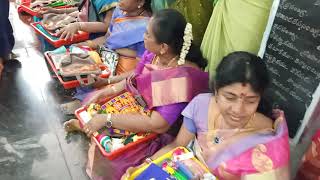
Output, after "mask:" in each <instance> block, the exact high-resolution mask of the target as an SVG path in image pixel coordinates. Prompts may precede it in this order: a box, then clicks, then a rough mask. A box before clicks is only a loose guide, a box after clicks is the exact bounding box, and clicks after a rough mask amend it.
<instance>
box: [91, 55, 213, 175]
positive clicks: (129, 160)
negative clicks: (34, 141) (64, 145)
mask: <svg viewBox="0 0 320 180" xmlns="http://www.w3.org/2000/svg"><path fill="white" fill-rule="evenodd" d="M154 56H155V55H154V54H152V53H149V52H147V51H146V52H145V53H144V54H143V56H142V59H141V60H140V62H139V64H138V65H137V67H136V71H135V75H134V76H132V77H130V78H128V80H127V82H128V83H131V82H133V81H134V79H139V78H141V77H142V78H141V79H139V80H137V81H136V83H135V84H134V85H136V86H138V87H139V86H141V85H142V84H143V87H145V86H147V84H149V86H154V85H155V86H157V88H162V91H165V92H166V94H167V96H168V97H165V98H166V101H165V103H164V101H161V102H160V103H159V101H158V99H156V98H154V97H157V96H156V94H155V93H161V94H163V93H162V92H160V91H158V90H156V91H154V89H152V88H148V89H147V90H144V91H143V92H141V91H140V89H139V88H134V87H133V84H131V85H128V86H127V87H128V88H127V91H128V92H130V93H132V94H134V95H136V94H139V95H141V96H143V97H144V98H145V97H146V98H150V101H149V102H148V106H147V108H148V109H149V110H151V111H157V112H158V113H159V114H160V115H161V116H162V117H163V118H164V119H165V120H166V121H167V122H168V124H170V125H173V123H175V121H176V120H177V119H178V118H179V116H180V113H181V112H182V110H183V109H184V108H185V107H186V106H187V102H189V101H190V100H191V98H192V97H191V96H192V95H193V96H195V95H197V93H200V92H203V91H207V90H208V78H209V76H208V73H205V72H202V71H200V70H197V69H195V70H194V71H190V70H189V71H188V68H187V71H186V68H180V67H176V68H165V69H162V68H159V67H156V66H153V68H152V69H150V63H151V62H152V59H153V57H154ZM184 71H186V72H184ZM190 73H192V74H190ZM181 74H182V75H181ZM192 75H193V76H195V77H198V79H195V78H193V77H192ZM129 79H131V81H130V80H129ZM147 79H149V80H147ZM174 79H176V80H174ZM141 80H142V81H141ZM144 80H146V81H144ZM170 80H173V81H170ZM160 82H163V83H160ZM181 82H183V83H181ZM184 82H192V83H184ZM157 83H160V84H157ZM172 83H177V84H172ZM160 86H161V87H160ZM166 88H167V89H166ZM174 88H177V89H178V90H179V91H180V92H181V94H183V96H181V95H178V94H175V93H171V91H174ZM159 90H160V89H159ZM145 93H147V94H148V95H150V94H154V95H155V96H148V95H147V96H146V95H145ZM186 95H188V96H186ZM149 103H150V105H151V106H149ZM173 139H174V138H173V137H172V136H171V135H169V134H168V133H165V134H162V135H160V136H159V137H158V138H156V139H155V140H153V141H152V142H146V143H144V144H141V145H139V146H138V147H136V148H134V149H133V150H130V151H127V152H126V153H124V154H122V155H121V156H119V157H118V158H116V159H114V160H112V161H110V160H108V159H106V158H103V157H102V155H101V153H100V152H98V149H97V148H96V146H95V145H94V143H93V145H92V146H91V148H90V150H89V153H88V154H89V156H88V159H89V163H88V167H87V173H88V175H89V176H90V177H91V179H108V180H113V179H120V177H121V176H122V175H123V174H124V173H125V171H126V169H127V168H129V167H133V166H137V165H140V164H141V163H142V162H143V160H144V159H145V158H146V157H150V156H151V155H153V154H154V153H155V152H157V151H158V150H159V149H160V148H162V147H163V146H165V145H167V144H169V143H170V142H172V140H173Z"/></svg>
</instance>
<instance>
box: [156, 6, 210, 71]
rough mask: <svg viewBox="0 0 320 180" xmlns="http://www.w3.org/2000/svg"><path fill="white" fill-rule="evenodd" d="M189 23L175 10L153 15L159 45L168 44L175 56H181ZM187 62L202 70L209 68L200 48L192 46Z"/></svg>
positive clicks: (164, 10) (161, 11) (165, 10)
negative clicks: (185, 31)
mask: <svg viewBox="0 0 320 180" xmlns="http://www.w3.org/2000/svg"><path fill="white" fill-rule="evenodd" d="M186 25H187V21H186V19H185V18H184V17H183V15H182V14H181V13H180V12H179V11H177V10H174V9H163V10H160V11H158V12H156V13H155V14H154V15H153V27H152V30H153V32H154V35H155V38H156V40H157V42H158V43H166V44H168V45H169V46H170V48H171V50H172V51H173V53H174V54H177V55H180V52H181V49H182V46H183V42H184V40H183V36H184V29H185V28H186ZM186 60H188V61H190V62H192V63H195V64H197V65H198V66H199V67H200V68H201V69H204V68H205V67H206V66H207V60H206V59H205V58H204V57H203V56H202V53H201V51H200V47H199V46H196V45H195V44H193V43H192V44H191V47H190V49H189V52H188V54H187V56H186Z"/></svg>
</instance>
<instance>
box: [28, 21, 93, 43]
mask: <svg viewBox="0 0 320 180" xmlns="http://www.w3.org/2000/svg"><path fill="white" fill-rule="evenodd" d="M30 25H31V27H32V28H33V29H34V30H35V32H36V33H37V34H39V35H41V36H43V37H44V38H45V39H46V40H47V41H48V42H49V43H50V44H51V45H53V46H54V47H55V48H59V47H61V46H65V45H71V44H75V43H78V42H82V41H85V40H88V39H89V33H87V32H83V31H79V32H78V33H77V34H75V35H74V37H73V39H72V41H71V39H67V40H65V39H59V38H58V37H55V36H52V35H51V33H49V32H47V31H46V30H45V28H44V27H43V26H42V24H41V22H35V23H31V24H30Z"/></svg>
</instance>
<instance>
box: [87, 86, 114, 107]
mask: <svg viewBox="0 0 320 180" xmlns="http://www.w3.org/2000/svg"><path fill="white" fill-rule="evenodd" d="M114 93H115V92H114V91H113V89H112V88H110V87H106V88H104V89H101V90H98V91H97V92H96V93H95V94H94V95H93V96H92V97H91V98H90V99H89V100H88V101H86V102H84V105H85V106H89V105H90V104H92V103H98V102H99V101H101V100H102V99H104V98H107V97H109V96H112V95H113V94H114Z"/></svg>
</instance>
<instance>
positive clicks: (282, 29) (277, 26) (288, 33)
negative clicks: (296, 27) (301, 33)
mask: <svg viewBox="0 0 320 180" xmlns="http://www.w3.org/2000/svg"><path fill="white" fill-rule="evenodd" d="M273 28H274V30H278V31H281V32H282V33H284V34H287V35H289V36H290V37H291V40H292V41H295V40H296V39H298V35H296V34H295V33H294V32H290V31H289V30H288V29H287V27H285V26H283V25H280V24H274V25H273Z"/></svg>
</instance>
